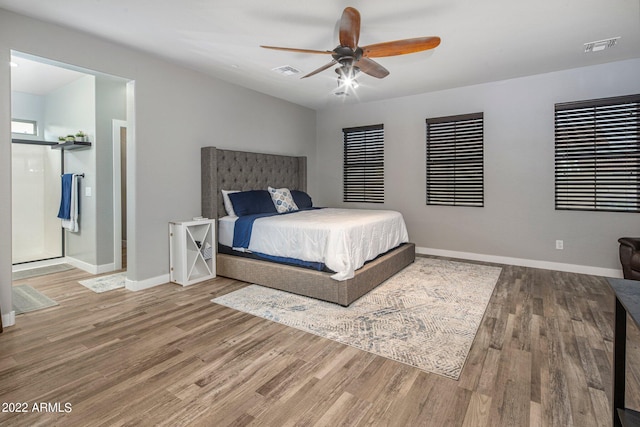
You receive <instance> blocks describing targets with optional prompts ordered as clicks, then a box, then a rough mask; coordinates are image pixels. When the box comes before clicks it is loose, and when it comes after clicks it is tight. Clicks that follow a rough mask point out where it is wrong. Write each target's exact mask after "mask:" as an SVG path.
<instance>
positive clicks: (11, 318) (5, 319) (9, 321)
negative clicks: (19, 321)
mask: <svg viewBox="0 0 640 427" xmlns="http://www.w3.org/2000/svg"><path fill="white" fill-rule="evenodd" d="M15 324H16V312H15V311H14V310H11V311H10V312H9V313H7V314H3V315H2V327H5V326H13V325H15Z"/></svg>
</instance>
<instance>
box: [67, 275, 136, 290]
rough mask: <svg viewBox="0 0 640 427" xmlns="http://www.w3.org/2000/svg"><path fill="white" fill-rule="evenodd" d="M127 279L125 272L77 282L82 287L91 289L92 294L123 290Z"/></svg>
mask: <svg viewBox="0 0 640 427" xmlns="http://www.w3.org/2000/svg"><path fill="white" fill-rule="evenodd" d="M126 278H127V272H126V271H123V272H121V273H116V274H110V275H108V276H100V277H96V278H95V279H86V280H79V281H78V283H80V284H81V285H82V286H84V287H86V288H89V289H91V290H92V291H93V292H96V293H102V292H107V291H112V290H114V289H119V288H124V283H125V280H126Z"/></svg>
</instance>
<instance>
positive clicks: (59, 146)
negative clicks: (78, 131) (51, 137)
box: [11, 138, 91, 150]
mask: <svg viewBox="0 0 640 427" xmlns="http://www.w3.org/2000/svg"><path fill="white" fill-rule="evenodd" d="M11 142H12V143H14V144H29V145H48V146H49V147H51V149H52V150H79V149H81V148H89V147H91V143H90V142H84V141H66V142H63V143H59V142H54V141H42V140H39V139H18V138H13V139H11Z"/></svg>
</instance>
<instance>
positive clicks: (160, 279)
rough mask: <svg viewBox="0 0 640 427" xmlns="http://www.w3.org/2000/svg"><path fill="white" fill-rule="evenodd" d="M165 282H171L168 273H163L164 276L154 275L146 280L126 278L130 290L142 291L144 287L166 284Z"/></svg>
mask: <svg viewBox="0 0 640 427" xmlns="http://www.w3.org/2000/svg"><path fill="white" fill-rule="evenodd" d="M165 283H169V275H168V274H163V275H162V276H157V277H152V278H150V279H145V280H130V279H126V281H125V288H127V289H128V290H130V291H142V290H144V289H149V288H153V287H154V286H158V285H164V284H165Z"/></svg>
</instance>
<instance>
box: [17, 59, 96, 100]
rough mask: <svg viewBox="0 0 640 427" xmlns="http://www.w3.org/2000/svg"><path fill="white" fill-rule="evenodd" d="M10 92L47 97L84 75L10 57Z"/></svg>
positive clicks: (50, 65) (39, 62)
mask: <svg viewBox="0 0 640 427" xmlns="http://www.w3.org/2000/svg"><path fill="white" fill-rule="evenodd" d="M11 62H12V66H13V67H15V68H12V69H11V90H15V91H18V92H25V93H31V94H34V95H47V94H49V93H50V92H52V91H54V90H56V89H58V88H61V87H62V86H66V85H68V84H69V83H71V82H73V81H76V80H78V79H79V78H81V77H83V76H85V75H86V74H84V73H80V72H78V71H73V70H70V69H68V68H63V67H60V66H56V65H52V64H49V63H45V62H41V61H37V60H30V59H27V58H23V57H21V56H17V55H12V56H11Z"/></svg>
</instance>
